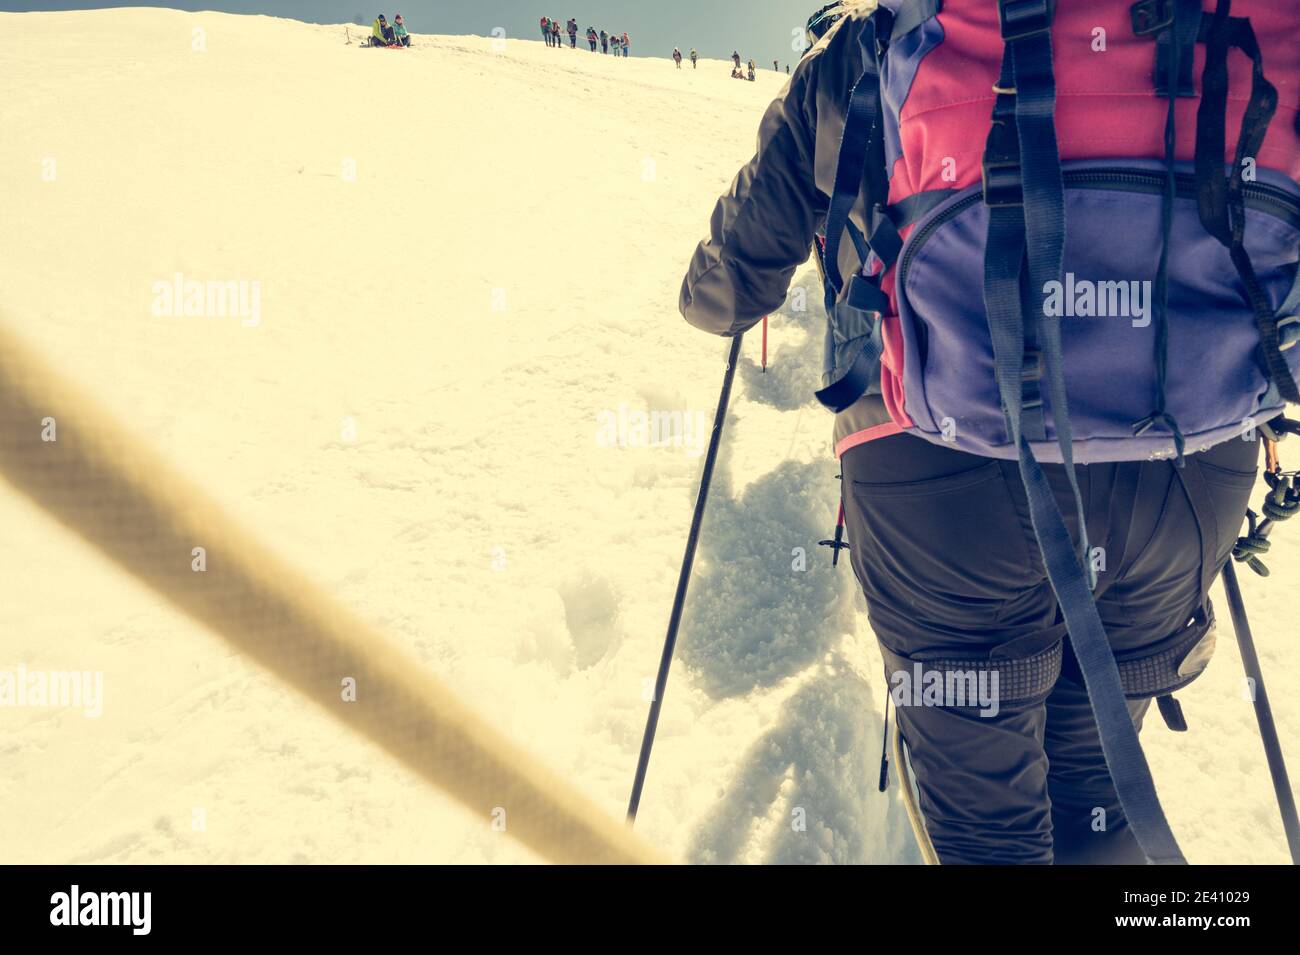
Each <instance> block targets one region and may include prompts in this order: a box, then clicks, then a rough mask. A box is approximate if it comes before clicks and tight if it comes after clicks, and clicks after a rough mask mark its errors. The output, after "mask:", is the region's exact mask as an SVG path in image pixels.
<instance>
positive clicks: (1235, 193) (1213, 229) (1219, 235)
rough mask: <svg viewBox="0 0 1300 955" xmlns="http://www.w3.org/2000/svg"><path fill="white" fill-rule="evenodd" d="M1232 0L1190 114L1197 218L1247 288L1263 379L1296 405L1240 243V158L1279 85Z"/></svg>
mask: <svg viewBox="0 0 1300 955" xmlns="http://www.w3.org/2000/svg"><path fill="white" fill-rule="evenodd" d="M1231 8H1232V0H1219V3H1218V6H1217V7H1216V8H1215V11H1214V14H1213V15H1212V16H1211V17H1210V18H1209V19H1208V20H1207V21H1206V22H1205V24H1204V26H1203V32H1204V34H1205V43H1206V55H1205V73H1204V76H1203V78H1202V80H1201V105H1200V108H1199V109H1198V111H1197V114H1196V184H1197V202H1198V205H1199V209H1200V216H1201V223H1202V224H1203V225H1204V226H1205V228H1206V230H1207V231H1208V232H1209V233H1210V234H1211V235H1213V236H1214V237H1215V238H1216V239H1218V240H1219V242H1220V243H1221V244H1222V245H1224V246H1225V247H1226V248H1227V249H1228V252H1229V254H1230V255H1231V257H1232V262H1233V265H1234V266H1235V267H1236V269H1237V275H1238V277H1239V278H1240V279H1241V282H1242V285H1243V286H1244V287H1245V292H1246V300H1247V302H1248V303H1249V304H1250V307H1251V310H1252V311H1253V312H1254V313H1255V326H1256V328H1257V329H1258V331H1259V340H1260V351H1261V352H1262V355H1263V359H1264V364H1265V366H1266V368H1267V370H1268V376H1269V380H1270V381H1272V382H1273V384H1275V385H1276V386H1277V389H1278V392H1279V393H1280V394H1281V396H1282V397H1283V398H1284V399H1286V400H1287V401H1289V402H1292V403H1295V404H1300V387H1298V386H1297V385H1296V381H1295V378H1294V377H1293V376H1292V374H1291V368H1290V366H1289V365H1288V364H1287V361H1286V358H1285V357H1284V356H1283V355H1282V351H1281V347H1280V346H1281V342H1280V338H1279V334H1278V328H1277V316H1276V315H1275V314H1274V312H1273V308H1272V306H1271V305H1270V304H1269V299H1268V293H1267V292H1266V290H1265V289H1264V287H1263V285H1262V284H1261V283H1260V281H1259V277H1258V276H1257V275H1256V274H1255V268H1254V265H1253V263H1252V262H1251V259H1250V254H1249V253H1248V252H1247V251H1246V247H1245V232H1246V205H1245V195H1244V191H1243V190H1244V185H1245V184H1244V182H1243V177H1242V173H1241V170H1242V165H1243V163H1244V162H1245V160H1246V159H1247V158H1248V157H1252V158H1253V157H1257V156H1258V155H1259V150H1260V147H1261V146H1263V143H1264V138H1265V136H1266V135H1267V134H1268V126H1269V123H1270V122H1271V121H1272V119H1273V114H1274V113H1275V112H1276V111H1277V102H1278V96H1277V89H1276V88H1275V87H1274V86H1273V84H1271V83H1270V82H1269V81H1268V80H1267V79H1265V77H1264V58H1263V54H1262V52H1261V51H1260V48H1259V42H1258V40H1257V39H1256V37H1255V31H1254V30H1253V29H1252V27H1251V25H1250V21H1249V20H1248V19H1246V18H1241V17H1231V16H1229V14H1230V12H1231ZM1230 47H1237V48H1238V49H1240V50H1241V51H1242V52H1243V53H1245V54H1246V55H1247V56H1248V57H1250V60H1251V64H1252V72H1251V89H1250V99H1249V101H1248V102H1247V104H1246V111H1245V115H1244V116H1243V117H1242V121H1241V133H1240V135H1239V136H1238V139H1237V153H1236V159H1235V162H1234V165H1233V169H1232V170H1231V173H1230V174H1229V175H1228V176H1226V177H1225V176H1224V174H1223V153H1224V150H1225V149H1226V141H1227V129H1226V127H1227V103H1228V50H1229V48H1230Z"/></svg>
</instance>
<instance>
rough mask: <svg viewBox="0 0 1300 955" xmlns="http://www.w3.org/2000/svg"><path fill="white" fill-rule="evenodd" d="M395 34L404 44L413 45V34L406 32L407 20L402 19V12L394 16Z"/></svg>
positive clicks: (399, 41)
mask: <svg viewBox="0 0 1300 955" xmlns="http://www.w3.org/2000/svg"><path fill="white" fill-rule="evenodd" d="M393 36H394V37H395V38H396V39H397V42H398V43H400V44H402V46H410V45H411V34H409V33H407V32H406V21H405V20H403V19H402V15H401V14H400V13H398V14H396V15H394V17H393Z"/></svg>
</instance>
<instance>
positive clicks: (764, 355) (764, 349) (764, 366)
mask: <svg viewBox="0 0 1300 955" xmlns="http://www.w3.org/2000/svg"><path fill="white" fill-rule="evenodd" d="M763 374H767V316H766V315H764V316H763Z"/></svg>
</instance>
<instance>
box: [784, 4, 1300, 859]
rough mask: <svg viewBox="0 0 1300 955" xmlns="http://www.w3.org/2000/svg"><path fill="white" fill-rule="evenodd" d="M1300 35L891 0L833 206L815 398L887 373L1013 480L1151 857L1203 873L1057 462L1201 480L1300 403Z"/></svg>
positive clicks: (1065, 10) (888, 391) (897, 418)
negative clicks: (1062, 502)
mask: <svg viewBox="0 0 1300 955" xmlns="http://www.w3.org/2000/svg"><path fill="white" fill-rule="evenodd" d="M830 15H834V11H823V12H821V13H820V14H819V16H820V19H818V17H815V18H814V19H815V20H818V24H817V25H819V26H820V24H821V22H822V21H824V20H825V19H826V18H827V17H828V16H830ZM810 33H811V29H810ZM1298 38H1300V4H1298V3H1296V0H1236V2H1231V0H1142V2H1138V3H1130V2H1128V0H1124V2H1117V0H1059V2H1052V0H880V4H879V8H878V9H877V10H876V11H875V12H874V13H872V14H871V15H870V17H869V19H867V20H866V22H865V24H864V28H863V32H862V34H861V46H862V51H861V52H862V55H863V60H864V63H865V64H866V69H865V72H864V73H863V75H862V77H861V79H860V80H859V81H858V83H857V85H856V87H855V89H854V90H853V93H852V97H851V101H850V105H849V109H848V114H847V122H846V127H845V131H844V139H843V144H842V147H841V151H840V157H839V164H838V168H837V172H836V178H835V186H834V194H833V196H832V198H831V202H830V207H829V211H828V214H827V220H826V231H825V240H824V249H823V251H822V255H821V264H822V266H823V272H824V275H825V276H826V281H827V310H828V315H829V319H830V321H829V328H828V334H827V346H826V374H825V377H824V379H823V385H824V387H823V388H822V389H821V390H820V391H819V392H818V398H819V399H820V400H821V401H822V402H823V403H824V404H825V405H827V406H828V407H830V408H832V409H834V410H836V411H839V410H843V409H845V408H847V407H848V406H849V405H851V404H853V403H854V402H855V401H856V400H857V399H858V398H859V397H861V396H862V395H863V394H864V393H866V392H867V390H868V388H869V387H871V386H873V385H875V384H876V382H877V381H878V387H879V391H880V394H881V396H882V397H883V400H884V403H885V405H886V407H887V408H888V411H889V414H890V417H891V418H892V421H893V428H894V429H895V430H897V431H899V432H905V433H909V434H913V435H916V436H919V437H921V438H924V439H926V440H928V441H931V442H934V443H942V444H945V445H947V446H949V447H953V448H956V449H958V450H962V451H966V452H970V453H973V454H979V455H984V456H987V457H994V458H1003V459H1011V460H1016V461H1018V462H1019V466H1020V472H1021V476H1022V478H1023V480H1024V483H1025V486H1026V489H1027V494H1028V500H1029V506H1030V511H1031V516H1032V518H1033V524H1034V529H1035V532H1036V535H1037V537H1038V541H1039V544H1040V547H1041V550H1042V553H1043V558H1044V563H1045V565H1046V568H1047V572H1048V575H1049V577H1050V578H1051V581H1052V585H1053V587H1054V589H1055V591H1056V594H1057V597H1058V600H1059V603H1060V605H1061V608H1062V611H1063V614H1064V616H1065V620H1066V623H1067V625H1068V628H1069V632H1070V639H1071V643H1072V646H1073V647H1074V651H1075V655H1076V656H1077V657H1078V659H1079V662H1080V666H1081V669H1082V671H1083V674H1084V677H1085V680H1086V682H1087V685H1088V690H1089V694H1090V696H1091V698H1092V702H1093V708H1094V712H1095V713H1096V716H1097V721H1098V726H1099V730H1100V732H1101V735H1102V742H1103V747H1104V749H1105V750H1106V757H1107V762H1108V764H1109V766H1110V769H1111V775H1112V777H1113V778H1114V781H1115V784H1116V789H1117V791H1118V793H1119V796H1120V799H1121V802H1122V804H1123V806H1124V809H1125V813H1126V816H1127V817H1128V818H1129V820H1130V823H1131V824H1132V826H1133V829H1134V833H1135V835H1136V836H1137V837H1138V840H1139V842H1140V843H1141V844H1142V847H1143V849H1144V851H1145V852H1146V854H1147V856H1148V858H1149V859H1151V860H1152V861H1176V862H1181V861H1183V860H1182V856H1181V854H1180V852H1179V850H1178V847H1177V844H1176V843H1175V841H1174V839H1173V836H1172V834H1171V833H1170V832H1169V829H1168V826H1167V824H1166V822H1165V819H1164V816H1163V813H1162V811H1161V809H1160V806H1159V802H1158V800H1157V799H1156V795H1155V789H1154V786H1153V784H1152V783H1151V778H1150V774H1149V771H1148V770H1147V767H1146V764H1145V760H1144V758H1143V757H1142V754H1141V749H1140V747H1139V746H1138V744H1137V736H1136V733H1135V731H1134V730H1133V727H1132V724H1131V722H1130V719H1129V715H1128V712H1127V710H1126V709H1125V707H1124V694H1123V690H1122V688H1121V686H1120V682H1119V678H1118V674H1117V669H1116V665H1115V661H1114V657H1113V655H1112V653H1111V651H1110V648H1109V644H1108V642H1107V639H1106V634H1105V631H1104V629H1103V627H1102V625H1101V621H1100V618H1099V616H1098V614H1097V611H1096V607H1095V604H1094V602H1093V600H1092V588H1093V586H1094V585H1095V576H1094V574H1093V573H1092V570H1091V568H1090V564H1089V561H1088V560H1087V555H1088V554H1089V549H1088V543H1087V540H1086V531H1085V530H1084V529H1083V527H1082V526H1081V529H1080V536H1081V537H1082V538H1083V539H1082V540H1079V541H1075V540H1072V538H1071V535H1070V533H1069V532H1068V531H1067V529H1066V526H1065V523H1064V521H1063V519H1062V516H1061V513H1060V510H1059V508H1058V507H1057V505H1056V503H1055V500H1054V498H1053V496H1052V494H1051V491H1050V489H1049V487H1048V484H1047V480H1046V476H1045V474H1044V471H1043V469H1042V468H1041V466H1040V464H1039V462H1044V461H1050V462H1057V463H1065V464H1067V465H1071V464H1073V463H1089V462H1103V461H1136V460H1148V459H1152V460H1160V459H1173V460H1177V461H1178V462H1179V463H1180V464H1181V460H1182V457H1183V455H1184V453H1187V454H1190V453H1194V452H1196V451H1202V450H1208V449H1209V448H1210V447H1212V446H1214V445H1216V444H1219V443H1221V442H1224V441H1228V440H1239V439H1241V438H1243V437H1245V438H1247V439H1253V438H1254V436H1255V429H1256V427H1257V426H1261V425H1263V424H1265V423H1266V422H1267V421H1269V419H1271V418H1273V417H1275V416H1276V415H1277V414H1278V413H1280V412H1281V411H1282V409H1283V407H1284V405H1285V403H1287V402H1300V392H1297V385H1296V380H1295V378H1296V375H1297V374H1298V373H1300V349H1296V348H1294V347H1293V346H1294V345H1295V343H1296V341H1297V340H1298V339H1300V318H1297V313H1298V312H1300V274H1298V271H1297V262H1298V260H1300V185H1298V184H1297V180H1300V129H1298V128H1297V107H1298V105H1300V42H1297V39H1298ZM864 195H865V197H867V198H866V201H867V202H869V203H870V205H866V204H865V203H864V199H863V196H864ZM847 242H852V243H853V244H854V245H855V246H856V250H855V251H856V253H857V254H856V261H859V262H864V263H865V265H864V266H863V267H862V269H861V271H860V272H858V273H856V274H852V275H850V276H849V277H848V278H847V281H846V280H845V279H844V277H843V276H842V274H841V268H842V261H841V258H840V255H839V252H840V250H841V246H842V244H843V243H847ZM845 258H846V259H848V258H854V257H853V256H846V257H845ZM1067 473H1068V474H1069V475H1070V476H1071V478H1073V475H1074V470H1073V468H1072V467H1070V468H1068V469H1067ZM1075 494H1076V499H1077V497H1078V493H1077V488H1076V489H1075ZM1081 513H1082V512H1081ZM1080 524H1081V525H1083V524H1084V522H1083V521H1080ZM1216 569H1217V568H1216Z"/></svg>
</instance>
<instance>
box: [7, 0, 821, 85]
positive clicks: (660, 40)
mask: <svg viewBox="0 0 1300 955" xmlns="http://www.w3.org/2000/svg"><path fill="white" fill-rule="evenodd" d="M824 2H826V0H564V2H563V3H561V2H560V0H392V3H394V4H396V6H391V5H389V0H204V2H200V3H186V2H183V0H173V2H168V3H148V2H143V0H122V2H111V0H110V2H95V0H73V2H66V0H64V2H60V0H54V2H39V0H18V2H13V0H0V11H9V12H14V11H36V10H85V9H88V8H100V7H171V8H173V9H180V10H221V11H224V12H227V13H263V14H268V15H271V16H280V17H293V18H295V19H298V20H306V21H309V22H312V23H349V22H356V21H357V20H358V19H359V20H360V21H364V22H365V23H366V24H367V25H368V24H369V23H370V22H371V21H373V20H374V18H375V17H376V16H377V15H378V14H380V13H383V14H386V15H387V16H389V17H390V18H391V17H392V15H393V14H394V13H395V12H400V13H401V14H402V15H403V16H404V18H405V19H406V22H407V26H408V27H409V29H410V30H411V31H412V32H413V33H417V34H418V33H451V34H464V33H478V34H483V35H490V34H491V32H492V30H493V28H495V27H504V28H505V30H506V35H507V36H518V37H523V38H525V39H530V40H531V39H533V38H535V37H538V36H539V33H538V21H539V20H540V19H541V18H542V16H543V15H546V16H553V17H556V18H558V19H559V20H560V21H561V22H564V21H567V20H568V19H569V17H575V18H576V19H577V20H578V27H579V32H580V33H582V32H585V31H586V29H587V27H588V26H594V27H595V28H596V29H597V30H602V29H604V30H609V31H611V32H613V31H618V32H620V33H624V32H626V33H627V34H628V35H629V36H630V38H631V40H632V55H633V56H668V55H669V54H671V53H672V50H673V47H680V48H681V50H682V52H688V51H689V50H690V49H691V47H695V48H696V49H698V50H699V51H700V55H701V56H704V57H713V58H716V59H726V58H728V57H730V56H731V52H732V50H738V51H740V53H741V55H742V56H744V57H745V58H746V59H748V58H749V57H751V56H752V57H753V58H754V59H755V60H756V61H757V62H758V63H759V65H760V66H769V67H770V66H771V63H772V61H773V60H774V59H779V60H780V62H781V66H782V69H784V67H785V64H786V63H788V62H792V61H794V60H795V59H796V58H797V57H798V54H797V53H796V52H795V51H794V49H793V43H794V37H795V33H794V31H796V30H798V31H799V33H800V35H802V29H801V28H802V26H803V24H804V23H805V22H806V21H807V19H808V17H809V15H810V14H812V12H813V11H814V10H816V9H817V8H818V7H820V6H821V5H822V4H823V3H824Z"/></svg>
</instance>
